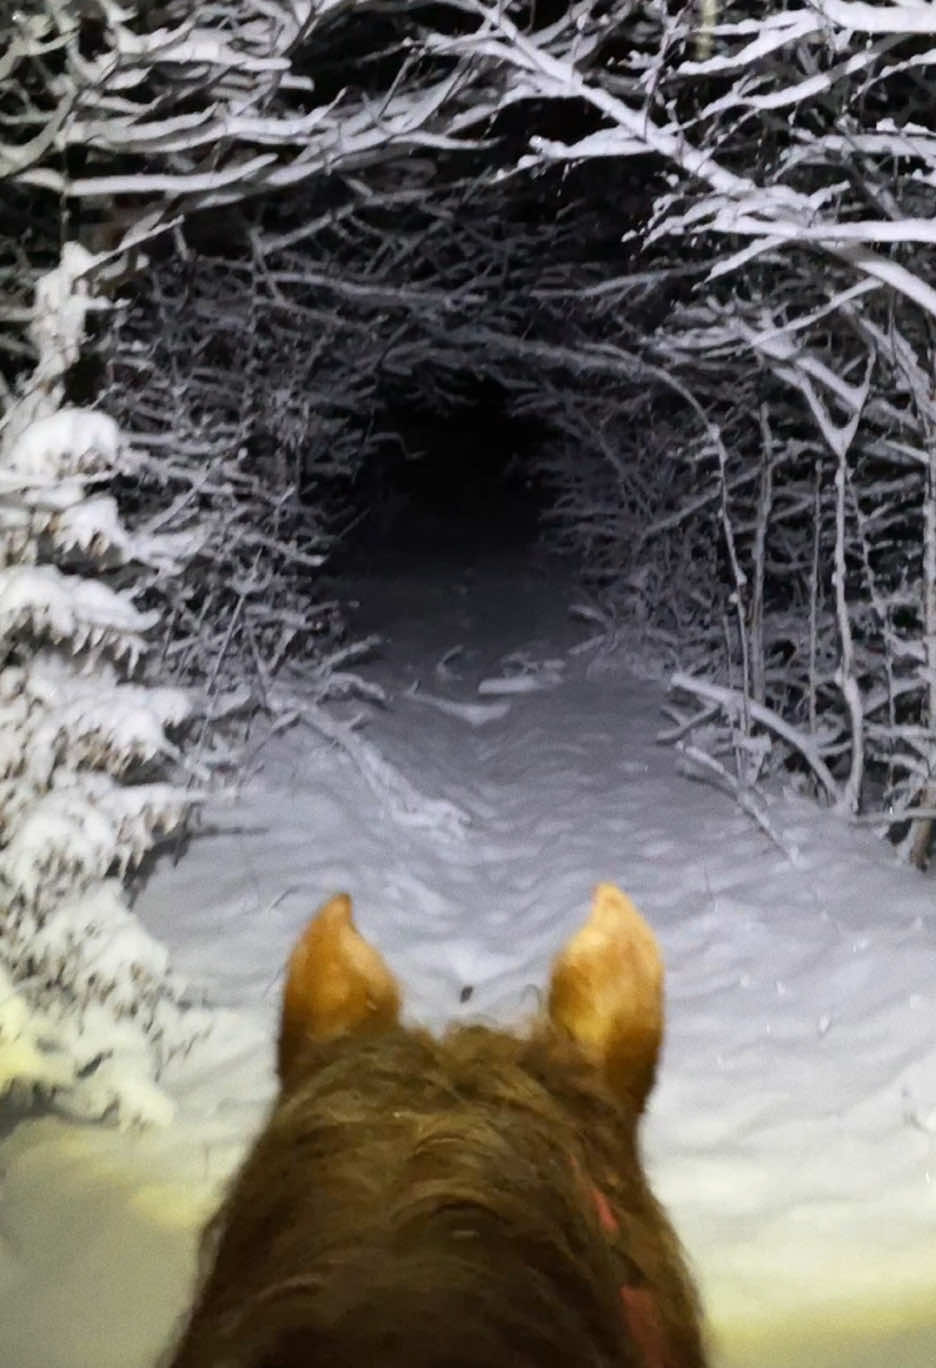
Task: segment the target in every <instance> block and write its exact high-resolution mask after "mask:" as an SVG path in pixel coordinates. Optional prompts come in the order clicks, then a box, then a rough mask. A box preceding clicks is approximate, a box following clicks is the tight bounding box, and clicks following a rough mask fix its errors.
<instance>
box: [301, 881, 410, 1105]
mask: <svg viewBox="0 0 936 1368" xmlns="http://www.w3.org/2000/svg"><path fill="white" fill-rule="evenodd" d="M399 1011H400V991H399V989H398V987H397V982H396V979H395V978H394V977H393V975H392V974H391V972H390V970H389V969H388V968H387V966H386V964H385V963H384V960H383V957H382V956H381V955H380V954H379V953H378V952H377V951H376V950H375V949H374V947H373V946H372V945H370V944H369V943H368V942H367V941H366V940H365V939H364V937H363V936H362V935H361V934H360V932H359V931H358V929H357V927H356V926H355V925H354V921H353V919H352V916H351V899H350V898H349V897H348V895H347V893H337V894H336V895H335V897H333V898H332V899H331V900H330V901H329V902H327V903H326V904H325V905H324V907H322V908H321V909H320V910H319V912H318V913H317V915H316V916H315V917H314V918H313V919H312V921H310V922H309V924H308V926H307V927H306V929H305V931H304V932H303V933H302V935H301V936H300V938H299V940H298V941H297V943H296V946H295V949H294V950H293V952H292V954H291V955H290V957H289V964H288V965H287V968H286V985H285V988H284V990H283V1010H282V1018H281V1021H280V1036H279V1055H278V1061H277V1062H278V1071H279V1077H280V1084H281V1085H282V1086H283V1087H286V1085H287V1084H288V1082H289V1080H290V1078H291V1076H292V1074H293V1071H294V1068H295V1064H296V1059H297V1057H298V1056H299V1055H300V1054H301V1047H302V1043H303V1041H305V1040H322V1039H327V1038H328V1037H329V1036H338V1035H345V1034H348V1033H351V1034H353V1033H355V1032H358V1031H380V1030H385V1029H386V1028H387V1027H388V1026H392V1025H393V1024H394V1023H395V1022H396V1020H397V1017H398V1015H399Z"/></svg>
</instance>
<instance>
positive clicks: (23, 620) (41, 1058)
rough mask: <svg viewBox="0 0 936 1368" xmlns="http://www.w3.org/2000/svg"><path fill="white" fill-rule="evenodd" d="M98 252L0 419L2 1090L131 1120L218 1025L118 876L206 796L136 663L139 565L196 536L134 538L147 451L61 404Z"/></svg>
mask: <svg viewBox="0 0 936 1368" xmlns="http://www.w3.org/2000/svg"><path fill="white" fill-rule="evenodd" d="M92 265H93V261H92V258H91V257H90V254H89V253H87V252H85V251H84V249H83V248H80V247H78V246H76V245H74V244H73V245H72V246H71V248H70V249H69V250H67V251H66V252H65V253H64V254H63V258H62V262H61V265H60V266H59V268H57V269H55V270H53V271H52V272H51V273H50V274H49V275H47V276H44V277H41V278H40V280H39V283H38V286H37V289H36V294H35V302H34V306H33V311H32V314H31V317H30V337H31V341H32V343H33V345H34V346H35V349H36V353H37V358H38V359H37V364H36V366H35V368H34V369H33V371H32V372H31V373H29V374H27V375H26V376H24V377H23V378H22V379H21V380H20V382H19V384H18V386H17V388H16V390H15V391H13V392H11V394H10V396H9V400H10V402H9V403H8V404H7V405H6V407H5V411H4V414H3V424H2V428H0V472H2V485H0V567H2V568H0V634H2V639H3V643H4V649H3V658H2V662H0V724H2V729H0V832H2V839H0V905H2V908H3V913H2V918H0V922H2V927H0V929H2V935H0V1095H3V1094H7V1093H11V1094H13V1095H15V1096H17V1097H20V1098H22V1099H23V1100H25V1101H28V1100H29V1099H31V1098H32V1097H33V1096H35V1095H36V1094H37V1093H38V1094H39V1095H41V1096H43V1097H46V1098H50V1099H52V1100H54V1102H55V1103H56V1105H58V1106H60V1107H62V1108H63V1109H65V1110H67V1111H68V1112H70V1113H71V1114H73V1115H78V1116H82V1117H100V1116H103V1115H108V1114H112V1115H113V1116H115V1117H116V1118H117V1119H118V1120H119V1121H120V1122H121V1123H124V1124H127V1123H130V1122H136V1121H160V1120H162V1121H164V1120H166V1119H168V1117H169V1115H171V1105H170V1103H169V1100H168V1098H167V1097H166V1096H165V1095H164V1094H163V1093H162V1091H161V1089H160V1088H159V1086H158V1082H157V1080H158V1077H159V1074H160V1073H161V1071H162V1069H163V1067H164V1065H165V1063H166V1060H167V1058H168V1057H169V1056H170V1055H171V1053H172V1052H173V1051H175V1050H180V1049H185V1048H186V1047H187V1045H188V1044H190V1043H191V1041H192V1039H194V1037H195V1035H196V1034H197V1033H198V1032H199V1030H203V1029H204V1020H203V1019H202V1018H201V1017H200V1015H199V1013H198V1012H197V1011H194V1010H191V1011H189V1010H187V1004H186V1002H185V995H184V990H183V986H182V985H181V984H180V983H179V982H178V981H177V980H176V979H175V977H174V975H173V974H172V973H171V971H170V968H169V965H168V962H167V958H166V955H165V953H164V952H163V951H162V950H161V949H160V948H159V947H158V946H156V945H155V944H154V943H153V942H152V941H151V939H150V938H149V937H148V936H147V935H146V933H145V932H144V930H143V928H142V927H141V926H140V925H139V924H138V923H137V921H136V919H135V918H134V917H133V915H132V913H131V912H130V911H129V910H128V907H127V904H126V899H125V895H124V892H123V888H122V884H121V882H120V879H119V878H115V877H113V876H121V877H126V875H127V874H128V872H129V871H130V870H132V869H134V868H136V867H138V866H139V864H140V862H141V861H142V860H143V858H144V856H145V855H146V854H147V853H148V852H149V851H150V850H151V849H152V847H153V845H154V843H155V841H156V840H157V839H158V838H159V837H160V836H161V835H162V834H164V833H166V832H169V831H172V830H174V829H175V828H177V827H179V825H180V824H181V823H182V822H183V821H184V819H185V817H186V815H187V813H188V811H189V809H190V807H191V803H192V795H190V794H189V793H188V792H187V791H186V789H185V788H184V787H179V786H176V785H174V784H171V783H167V782H165V781H159V780H158V779H157V777H156V776H157V775H158V773H159V771H160V769H161V768H164V767H165V764H166V763H167V762H172V761H178V760H179V758H180V757H179V754H178V752H177V750H176V747H175V745H174V743H173V742H172V740H171V739H170V734H171V733H172V732H173V731H176V730H178V729H179V728H180V727H181V726H182V725H183V724H184V723H185V722H186V720H187V718H188V717H189V715H190V713H191V710H192V704H191V701H190V699H189V698H188V697H186V695H184V694H183V693H181V692H180V691H179V690H177V689H173V688H162V689H159V688H151V687H146V686H144V685H142V684H140V683H136V682H133V681H132V679H131V678H130V677H129V676H131V675H132V674H133V672H134V671H136V670H137V668H138V664H139V661H140V658H141V656H142V655H143V654H144V653H145V651H146V649H147V635H148V633H149V632H150V631H151V629H152V627H153V626H154V624H155V622H156V619H157V617H158V614H157V613H156V612H155V611H153V610H142V609H141V608H140V607H138V606H137V604H136V603H135V602H134V599H135V598H136V597H137V596H138V595H139V590H140V577H139V572H140V568H141V567H142V568H143V569H144V570H145V569H146V568H147V567H149V566H153V565H156V566H158V567H159V568H160V572H161V573H177V572H178V569H179V567H180V565H181V563H182V558H183V557H184V555H185V553H186V551H189V552H190V551H191V548H192V546H193V545H195V544H196V543H197V538H194V539H193V538H192V537H189V538H188V539H185V538H182V539H180V538H176V539H174V540H173V541H171V542H169V541H167V540H160V538H159V537H158V536H153V535H150V534H145V533H144V535H142V536H141V537H140V538H139V539H137V538H136V537H135V536H134V534H133V533H132V532H131V531H129V530H128V529H127V528H126V527H125V526H124V524H123V522H122V521H121V518H120V516H119V512H118V509H117V505H116V502H115V500H114V499H113V497H111V496H110V495H108V494H106V493H104V492H102V491H101V488H100V486H102V485H103V484H104V483H106V482H113V481H114V479H115V478H116V477H117V476H118V475H120V474H126V473H128V472H131V471H132V470H133V468H134V466H135V464H136V462H137V457H136V455H135V453H134V452H133V450H132V449H131V448H130V447H129V444H128V443H127V442H126V440H125V438H124V437H123V435H122V433H121V431H120V429H119V427H118V425H117V424H116V422H114V420H113V419H111V418H109V417H107V416H106V415H105V414H103V413H98V412H95V411H91V410H85V409H81V408H75V407H68V406H61V398H62V387H63V376H64V373H65V371H66V370H67V368H68V367H69V366H70V365H72V364H73V363H74V359H75V357H76V355H77V354H78V353H79V351H80V345H81V341H82V337H83V332H84V328H85V323H86V315H87V305H88V302H89V295H88V293H87V290H86V286H87V279H86V278H85V271H86V270H87V269H88V268H90V267H91V266H92ZM79 282H81V283H80V284H79ZM72 292H74V293H72ZM73 305H74V306H73ZM109 876H111V877H109Z"/></svg>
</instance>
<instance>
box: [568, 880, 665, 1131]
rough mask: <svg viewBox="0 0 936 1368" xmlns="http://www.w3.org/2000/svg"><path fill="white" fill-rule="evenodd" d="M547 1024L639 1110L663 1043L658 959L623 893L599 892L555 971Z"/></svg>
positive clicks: (609, 887) (609, 888)
mask: <svg viewBox="0 0 936 1368" xmlns="http://www.w3.org/2000/svg"><path fill="white" fill-rule="evenodd" d="M549 1019H550V1021H551V1022H552V1024H553V1026H554V1027H556V1028H557V1029H558V1030H559V1031H561V1032H562V1033H563V1034H564V1035H567V1036H570V1037H571V1038H572V1039H573V1040H574V1041H575V1043H576V1045H577V1046H578V1047H579V1049H580V1050H581V1051H582V1053H583V1054H584V1055H585V1057H586V1058H587V1059H589V1060H591V1062H592V1063H593V1064H594V1065H595V1067H596V1068H597V1069H598V1071H599V1073H601V1074H602V1075H603V1077H604V1079H605V1081H606V1083H607V1084H608V1085H609V1086H610V1088H611V1090H612V1091H613V1092H614V1093H616V1094H617V1096H618V1097H619V1098H621V1100H622V1101H625V1102H627V1104H628V1105H629V1106H630V1107H631V1108H632V1109H633V1110H634V1111H635V1112H636V1113H639V1112H641V1111H642V1110H643V1108H644V1105H645V1103H646V1101H647V1097H648V1096H649V1093H650V1090H651V1089H652V1087H653V1082H654V1079H655V1077H656V1066H657V1059H658V1056H659V1053H660V1045H661V1043H662V1039H663V957H662V955H661V954H660V947H659V946H658V945H657V941H656V937H655V936H654V934H653V932H652V931H651V930H650V927H649V926H648V925H647V923H646V922H645V921H644V919H643V917H642V916H641V915H640V913H639V912H638V911H637V908H636V907H635V906H634V904H633V903H632V902H631V900H630V898H629V897H628V896H627V894H626V893H622V892H621V891H620V889H618V888H615V887H614V885H613V884H599V885H598V887H597V888H596V890H595V896H594V899H593V901H592V906H591V912H590V914H589V916H588V919H587V920H586V922H585V924H584V926H582V927H581V928H580V930H579V931H577V932H576V934H575V935H574V936H573V937H572V939H571V940H570V941H568V942H567V944H566V946H565V948H564V949H563V950H562V952H561V954H560V955H559V957H558V958H557V960H556V962H555V964H554V965H553V971H552V981H551V982H550V985H549Z"/></svg>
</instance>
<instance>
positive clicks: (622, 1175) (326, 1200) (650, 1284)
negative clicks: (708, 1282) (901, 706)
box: [166, 884, 707, 1368]
mask: <svg viewBox="0 0 936 1368" xmlns="http://www.w3.org/2000/svg"><path fill="white" fill-rule="evenodd" d="M662 1037H663V963H662V957H661V954H660V950H659V947H658V944H657V941H656V939H655V937H654V935H653V933H652V931H651V930H650V928H649V926H648V925H647V924H646V922H645V921H644V920H643V918H642V917H641V916H640V914H639V912H638V911H637V909H636V907H635V906H634V904H633V903H632V902H631V900H630V899H629V898H628V897H627V896H626V895H625V894H624V893H622V892H620V890H619V889H617V888H616V887H614V886H613V885H611V884H601V885H599V887H598V888H597V890H596V892H595V894H594V899H593V902H592V906H591V910H590V913H589V915H588V917H587V918H586V920H585V921H584V923H583V924H582V925H581V926H580V928H579V930H578V931H577V932H576V933H575V934H574V935H573V936H572V937H571V938H570V939H569V940H568V942H567V943H566V944H565V946H564V947H563V949H562V950H561V952H560V953H559V955H558V957H557V958H556V960H555V962H554V964H553V967H552V972H551V975H550V979H549V985H548V993H547V995H546V1005H545V1010H542V1009H541V1010H540V1012H539V1014H538V1016H537V1018H536V1020H535V1021H534V1022H532V1024H531V1025H529V1026H528V1027H527V1029H525V1030H523V1031H517V1032H508V1031H505V1030H497V1029H494V1028H492V1027H490V1026H487V1025H481V1024H470V1025H465V1024H462V1025H457V1026H453V1027H449V1029H448V1030H447V1031H445V1032H444V1033H443V1034H442V1035H441V1036H437V1035H434V1034H432V1033H430V1032H429V1031H428V1030H424V1029H421V1028H418V1027H414V1026H408V1025H404V1024H403V1023H402V1022H401V992H400V988H399V986H398V983H397V980H396V978H395V977H394V975H393V974H392V972H391V971H390V969H389V968H388V966H387V964H386V962H385V961H384V959H383V957H382V956H381V955H380V953H379V951H378V950H377V949H376V948H375V947H374V946H373V945H371V944H370V943H369V942H368V941H367V940H366V939H365V938H364V937H363V936H362V935H361V934H360V932H359V931H358V929H357V927H356V925H355V921H354V917H353V910H352V904H351V900H350V898H349V897H348V896H347V895H346V894H338V895H337V896H335V897H333V898H332V899H331V900H330V901H329V902H327V903H326V904H325V905H324V906H323V907H322V908H321V910H320V911H319V912H318V914H317V915H316V916H315V918H314V919H313V920H312V921H311V922H310V923H309V924H308V926H307V927H306V929H305V931H304V933H303V934H302V936H301V937H300V939H299V941H298V942H297V944H296V946H295V948H294V949H293V951H292V954H291V956H290V959H289V962H288V967H287V973H286V981H285V988H284V991H283V997H282V1005H281V1016H280V1031H279V1040H278V1055H277V1067H278V1076H279V1092H278V1096H277V1098H276V1100H275V1102H274V1104H273V1106H272V1109H271V1112H270V1115H269V1118H268V1120H267V1122H266V1124H265V1126H264V1127H263V1129H262V1131H261V1133H260V1134H259V1136H258V1138H257V1139H256V1141H255V1143H254V1144H253V1147H252V1149H251V1150H250V1152H249V1153H248V1155H247V1158H246V1160H245V1161H244V1163H243V1165H242V1166H241V1168H240V1170H239V1172H238V1174H237V1175H236V1177H235V1179H234V1181H233V1183H232V1184H231V1186H230V1189H229V1191H228V1193H227V1196H226V1197H225V1199H224V1200H223V1202H222V1204H221V1206H220V1209H219V1211H218V1212H217V1214H216V1215H215V1216H214V1217H213V1218H212V1220H211V1221H210V1222H209V1224H208V1226H207V1228H206V1230H205V1232H204V1235H203V1238H202V1245H201V1258H200V1265H201V1269H200V1277H199V1286H198V1290H197V1295H196V1297H195V1302H194V1306H193V1308H192V1310H191V1312H190V1313H189V1314H188V1316H187V1317H186V1320H185V1323H184V1325H183V1327H182V1329H181V1333H180V1334H179V1335H178V1336H177V1339H176V1343H175V1344H174V1346H173V1347H171V1349H170V1354H169V1357H168V1359H167V1360H166V1363H167V1364H168V1366H169V1368H318V1366H319V1365H321V1366H322V1368H370V1365H380V1366H381V1368H551V1365H563V1368H571V1365H575V1368H706V1364H707V1356H706V1344H705V1335H704V1331H703V1327H702V1316H701V1311H700V1306H699V1300H698V1296H697V1293H696V1290H695V1288H694V1285H693V1282H692V1279H691V1277H690V1274H689V1271H688V1267H687V1263H686V1260H685V1257H684V1255H683V1253H682V1250H681V1248H680V1245H679V1241H678V1239H677V1236H676V1234H675V1232H674V1230H673V1228H672V1226H671V1224H670V1222H669V1220H668V1218H667V1216H666V1213H665V1212H664V1210H663V1208H662V1206H661V1205H660V1204H659V1202H658V1201H657V1200H656V1199H655V1197H654V1196H653V1194H652V1192H651V1190H650V1187H649V1185H648V1182H647V1179H646V1176H645V1174H644V1170H643V1166H642V1163H641V1158H640V1151H639V1145H638V1128H639V1122H640V1119H641V1116H642V1115H643V1113H644V1109H645V1106H646V1103H647V1099H648V1097H649V1095H650V1093H651V1090H652V1088H653V1085H654V1081H655V1077H656V1070H657V1063H658V1058H659V1053H660V1047H661V1043H662Z"/></svg>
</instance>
